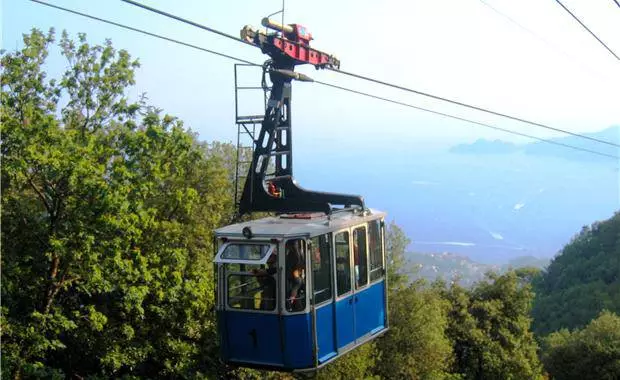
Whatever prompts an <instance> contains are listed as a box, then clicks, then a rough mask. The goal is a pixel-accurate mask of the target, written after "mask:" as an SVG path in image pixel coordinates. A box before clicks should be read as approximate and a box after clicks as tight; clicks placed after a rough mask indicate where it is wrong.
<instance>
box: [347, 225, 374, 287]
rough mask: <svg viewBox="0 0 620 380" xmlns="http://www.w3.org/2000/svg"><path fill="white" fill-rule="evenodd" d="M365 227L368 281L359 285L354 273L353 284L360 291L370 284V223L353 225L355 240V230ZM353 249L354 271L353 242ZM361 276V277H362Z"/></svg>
mask: <svg viewBox="0 0 620 380" xmlns="http://www.w3.org/2000/svg"><path fill="white" fill-rule="evenodd" d="M360 228H363V229H364V230H365V234H364V244H365V247H364V252H365V253H366V282H365V283H364V284H363V285H360V286H359V287H358V286H357V281H356V278H355V274H354V275H353V286H354V289H355V291H356V292H357V291H360V290H363V289H365V288H366V287H367V286H368V285H369V284H370V260H369V258H370V252H369V251H368V240H369V239H368V223H364V224H359V225H357V226H353V227H351V240H353V231H355V230H357V229H360ZM351 251H352V253H353V255H352V262H353V266H352V268H353V269H354V271H353V272H355V252H354V248H353V244H351ZM360 278H361V277H360Z"/></svg>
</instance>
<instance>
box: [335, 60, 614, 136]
mask: <svg viewBox="0 0 620 380" xmlns="http://www.w3.org/2000/svg"><path fill="white" fill-rule="evenodd" d="M330 70H332V71H334V72H337V73H340V74H344V75H348V76H350V77H353V78H357V79H363V80H365V81H368V82H372V83H377V84H381V85H384V86H387V87H392V88H396V89H398V90H402V91H406V92H411V93H413V94H417V95H422V96H426V97H428V98H432V99H436V100H441V101H443V102H447V103H451V104H455V105H458V106H462V107H465V108H470V109H473V110H477V111H482V112H485V113H488V114H491V115H496V116H501V117H504V118H507V119H511V120H515V121H519V122H522V123H525V124H530V125H534V126H537V127H541V128H545V129H550V130H552V131H556V132H561V133H565V134H567V135H571V136H575V137H579V138H582V139H586V140H591V141H596V142H597V143H601V144H606V145H611V146H614V147H617V148H620V144H617V143H613V142H611V141H606V140H601V139H597V138H595V137H590V136H586V135H582V134H579V133H575V132H571V131H567V130H565V129H560V128H555V127H551V126H549V125H546V124H542V123H537V122H535V121H529V120H526V119H522V118H520V117H516V116H511V115H508V114H505V113H501V112H496V111H491V110H489V109H486V108H483V107H478V106H474V105H471V104H467V103H463V102H459V101H458V100H452V99H448V98H444V97H442V96H437V95H433V94H429V93H427V92H423V91H418V90H414V89H412V88H408V87H403V86H400V85H397V84H393V83H388V82H384V81H381V80H378V79H374V78H370V77H366V76H363V75H359V74H355V73H350V72H347V71H343V70H336V69H330Z"/></svg>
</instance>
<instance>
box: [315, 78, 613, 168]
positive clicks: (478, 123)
mask: <svg viewBox="0 0 620 380" xmlns="http://www.w3.org/2000/svg"><path fill="white" fill-rule="evenodd" d="M314 83H318V84H320V85H323V86H327V87H332V88H336V89H339V90H342V91H347V92H351V93H354V94H358V95H362V96H366V97H369V98H373V99H378V100H383V101H385V102H389V103H393V104H398V105H401V106H404V107H409V108H414V109H417V110H420V111H425V112H430V113H433V114H435V115H440V116H444V117H448V118H450V119H455V120H460V121H464V122H467V123H471V124H476V125H480V126H483V127H486V128H491V129H495V130H497V131H502V132H506V133H511V134H513V135H517V136H522V137H528V138H531V139H534V140H538V141H542V142H546V143H549V144H553V145H558V146H562V147H565V148H570V149H575V150H579V151H582V152H587V153H592V154H596V155H599V156H603V157H608V158H613V159H616V160H618V159H620V157H618V156H614V155H611V154H607V153H602V152H597V151H595V150H590V149H587V148H581V147H578V146H574V145H570V144H564V143H561V142H558V141H553V140H549V139H545V138H542V137H537V136H533V135H529V134H527V133H521V132H517V131H513V130H510V129H505V128H501V127H496V126H494V125H491V124H487V123H482V122H479V121H475V120H471V119H466V118H464V117H460V116H454V115H450V114H447V113H444V112H439V111H434V110H431V109H428V108H424V107H418V106H414V105H413V104H409V103H404V102H400V101H397V100H393V99H388V98H383V97H381V96H377V95H373V94H369V93H367V92H363V91H357V90H353V89H350V88H347V87H342V86H338V85H335V84H331V83H325V82H321V81H317V80H315V81H314Z"/></svg>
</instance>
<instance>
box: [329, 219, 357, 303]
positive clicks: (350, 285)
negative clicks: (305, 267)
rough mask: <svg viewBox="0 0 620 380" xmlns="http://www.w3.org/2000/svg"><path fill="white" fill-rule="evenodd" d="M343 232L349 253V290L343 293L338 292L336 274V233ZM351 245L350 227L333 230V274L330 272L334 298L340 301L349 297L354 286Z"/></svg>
mask: <svg viewBox="0 0 620 380" xmlns="http://www.w3.org/2000/svg"><path fill="white" fill-rule="evenodd" d="M343 232H346V233H347V234H348V236H349V238H348V249H349V255H348V259H349V260H348V261H349V263H348V264H349V290H348V291H347V292H345V293H343V294H338V275H337V272H338V270H337V262H336V260H337V254H336V235H338V234H341V233H343ZM352 249H353V248H352V246H351V228H344V229H341V230H337V231H334V232H333V233H332V252H333V255H332V256H333V258H332V265H333V268H334V270H333V274H332V278H333V286H334V295H335V298H336V301H340V300H341V299H343V298H347V297H350V296H351V295H353V293H354V290H355V286H354V283H353V282H354V281H355V280H354V276H353V265H352V264H353V255H352V252H351V251H352Z"/></svg>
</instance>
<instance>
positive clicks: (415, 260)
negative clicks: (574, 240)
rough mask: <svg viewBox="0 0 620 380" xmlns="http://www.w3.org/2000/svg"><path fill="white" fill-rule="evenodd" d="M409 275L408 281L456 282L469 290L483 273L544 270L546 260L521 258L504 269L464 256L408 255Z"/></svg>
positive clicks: (546, 263) (512, 261)
mask: <svg viewBox="0 0 620 380" xmlns="http://www.w3.org/2000/svg"><path fill="white" fill-rule="evenodd" d="M407 260H408V273H409V278H410V279H411V280H415V279H419V278H424V279H426V280H428V281H434V280H436V279H439V278H442V279H444V280H445V281H457V282H458V283H459V284H460V285H462V286H465V287H470V286H472V285H474V284H475V283H476V282H478V281H480V280H483V279H484V275H485V273H487V272H489V271H492V272H497V273H503V272H505V271H507V270H509V269H517V268H523V267H536V268H540V269H544V268H545V267H546V266H547V265H548V264H549V259H541V258H537V257H534V256H521V257H517V258H515V259H513V260H510V262H508V263H507V264H504V265H493V264H482V263H478V262H475V261H473V260H471V259H469V258H467V257H465V256H461V255H456V254H453V253H448V252H444V253H408V254H407Z"/></svg>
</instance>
